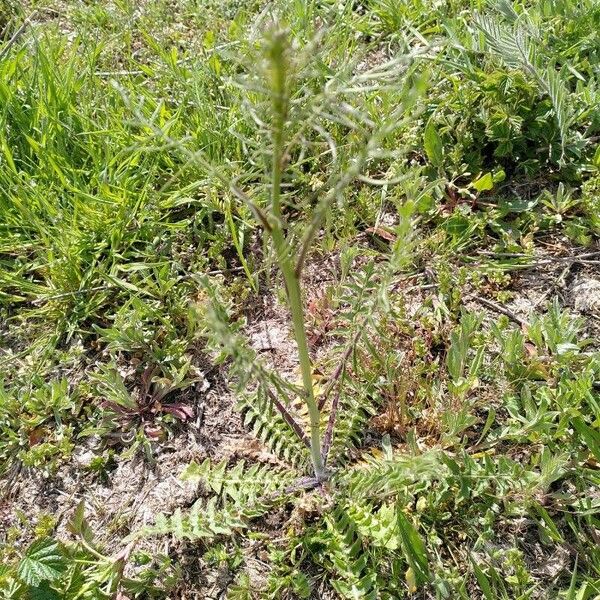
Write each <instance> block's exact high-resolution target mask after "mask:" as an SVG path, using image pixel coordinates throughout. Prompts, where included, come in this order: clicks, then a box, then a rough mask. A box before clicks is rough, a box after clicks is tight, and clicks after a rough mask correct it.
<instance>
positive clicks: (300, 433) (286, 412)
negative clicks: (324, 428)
mask: <svg viewBox="0 0 600 600" xmlns="http://www.w3.org/2000/svg"><path fill="white" fill-rule="evenodd" d="M267 394H268V395H269V398H270V399H271V402H273V404H274V405H275V407H276V408H277V410H278V411H279V413H280V414H281V416H282V417H283V418H284V419H285V422H286V423H287V424H288V425H289V426H290V427H291V428H292V429H293V430H294V433H295V434H296V435H297V436H298V438H300V441H301V442H302V443H303V444H304V445H305V446H306V447H307V448H308V449H309V450H310V440H309V439H308V437H307V436H306V434H305V433H304V431H303V430H302V427H301V426H300V424H299V423H298V421H296V419H294V417H293V416H292V414H291V413H290V411H289V410H288V409H287V408H286V407H285V405H284V404H283V402H281V401H280V400H279V398H277V396H276V395H275V394H274V393H273V392H272V391H271V390H269V389H267Z"/></svg>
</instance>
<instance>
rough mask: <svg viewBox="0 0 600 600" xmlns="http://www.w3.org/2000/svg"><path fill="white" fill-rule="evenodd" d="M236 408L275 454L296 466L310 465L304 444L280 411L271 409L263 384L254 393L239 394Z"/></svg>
mask: <svg viewBox="0 0 600 600" xmlns="http://www.w3.org/2000/svg"><path fill="white" fill-rule="evenodd" d="M237 408H238V410H239V411H240V412H241V413H242V414H243V418H244V426H245V427H248V428H249V429H250V430H251V431H252V433H253V434H254V435H255V436H256V437H257V438H258V439H260V440H261V441H262V442H263V443H264V444H265V445H266V446H267V447H268V448H269V449H270V450H271V451H272V452H273V453H274V454H275V455H277V456H279V457H280V458H283V459H284V460H286V461H287V462H288V463H290V464H291V465H293V466H295V467H297V468H304V467H305V466H306V465H308V464H309V461H310V457H309V454H308V452H307V449H306V447H305V446H304V445H303V444H302V442H301V441H300V440H299V439H298V436H297V435H296V434H295V433H294V432H293V431H292V429H291V428H290V426H289V425H288V424H287V423H286V422H285V420H284V418H283V417H282V416H281V414H280V413H279V412H277V411H275V410H274V409H273V406H272V403H271V401H270V399H269V397H268V395H267V394H266V392H265V390H264V389H263V388H262V386H261V387H259V389H258V391H257V393H256V394H255V395H252V396H246V395H242V398H241V400H240V401H239V403H238V406H237Z"/></svg>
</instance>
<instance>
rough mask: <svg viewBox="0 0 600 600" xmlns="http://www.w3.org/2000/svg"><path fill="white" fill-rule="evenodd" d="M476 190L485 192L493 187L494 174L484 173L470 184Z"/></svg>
mask: <svg viewBox="0 0 600 600" xmlns="http://www.w3.org/2000/svg"><path fill="white" fill-rule="evenodd" d="M471 185H472V186H473V187H474V188H475V189H476V190H477V191H478V192H486V191H488V190H491V189H493V187H494V176H493V175H492V174H491V173H485V174H483V175H482V176H481V177H479V178H478V179H476V180H475V181H474V182H473V183H472V184H471Z"/></svg>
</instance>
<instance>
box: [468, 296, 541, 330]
mask: <svg viewBox="0 0 600 600" xmlns="http://www.w3.org/2000/svg"><path fill="white" fill-rule="evenodd" d="M467 298H470V299H471V300H474V301H475V302H478V303H479V304H482V305H483V306H485V307H487V308H489V309H491V310H493V311H495V312H497V313H500V314H502V315H505V316H507V317H508V318H509V319H510V320H511V321H514V322H515V323H517V324H518V325H521V327H529V323H528V322H527V321H526V320H525V319H522V318H521V317H519V316H518V315H516V314H515V313H514V312H512V311H511V310H509V309H508V308H506V307H505V306H502V305H501V304H498V303H497V302H494V301H493V300H488V299H487V298H481V297H479V296H476V295H475V294H469V295H468V296H467Z"/></svg>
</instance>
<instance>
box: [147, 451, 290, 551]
mask: <svg viewBox="0 0 600 600" xmlns="http://www.w3.org/2000/svg"><path fill="white" fill-rule="evenodd" d="M183 478H185V479H187V480H198V481H202V482H203V483H204V484H205V485H206V487H207V488H209V489H210V490H211V491H212V492H214V493H215V494H216V495H215V496H212V497H210V498H209V499H208V500H207V501H206V500H205V499H204V498H201V499H199V500H197V501H196V502H195V503H194V504H193V505H192V507H191V509H190V510H189V511H187V512H184V511H182V510H181V509H177V510H176V511H175V512H174V513H173V514H172V515H170V516H165V515H159V516H158V517H157V518H156V521H155V523H154V525H152V526H150V527H147V528H145V529H144V530H143V531H142V535H173V536H174V537H175V538H177V539H189V540H196V539H201V538H214V537H217V536H222V535H224V536H228V535H233V534H235V533H237V532H239V531H241V530H243V529H246V528H247V527H248V526H249V524H250V521H251V520H252V519H255V518H257V517H260V516H262V515H264V514H265V513H266V512H267V511H268V510H269V509H271V508H272V507H273V505H274V504H275V503H276V502H278V501H279V500H280V499H281V498H284V497H285V496H284V494H283V493H282V492H284V491H285V489H286V488H287V487H288V486H290V484H291V483H292V482H293V480H294V474H293V473H292V472H287V471H282V470H278V469H274V468H272V467H270V466H268V465H259V464H256V465H253V466H251V467H249V468H247V467H246V465H245V463H243V462H240V463H238V464H237V465H236V466H234V467H233V468H231V469H228V468H227V463H226V462H221V463H218V464H217V465H213V464H212V463H211V462H210V461H208V460H206V461H204V462H203V463H201V464H197V463H191V464H190V465H189V466H188V467H187V469H186V470H185V471H184V474H183Z"/></svg>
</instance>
